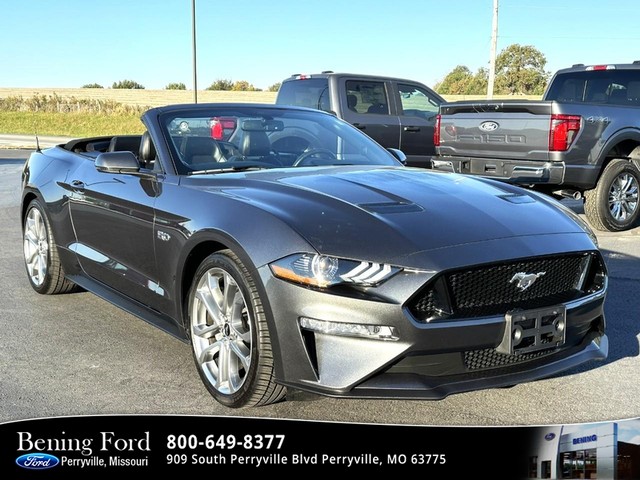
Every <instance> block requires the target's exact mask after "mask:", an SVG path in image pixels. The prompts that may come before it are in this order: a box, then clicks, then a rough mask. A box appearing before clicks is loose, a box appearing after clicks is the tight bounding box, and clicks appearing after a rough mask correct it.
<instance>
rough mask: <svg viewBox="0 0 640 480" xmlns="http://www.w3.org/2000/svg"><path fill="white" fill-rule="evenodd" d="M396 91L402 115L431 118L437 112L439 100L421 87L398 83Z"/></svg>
mask: <svg viewBox="0 0 640 480" xmlns="http://www.w3.org/2000/svg"><path fill="white" fill-rule="evenodd" d="M398 93H399V94H400V101H401V102H402V113H403V114H404V115H413V116H416V117H422V118H431V117H433V116H434V115H435V114H436V113H438V107H439V105H440V102H439V101H438V100H437V99H436V98H434V97H433V96H432V95H430V94H429V92H427V91H426V90H424V89H423V88H420V87H417V86H414V85H403V84H398Z"/></svg>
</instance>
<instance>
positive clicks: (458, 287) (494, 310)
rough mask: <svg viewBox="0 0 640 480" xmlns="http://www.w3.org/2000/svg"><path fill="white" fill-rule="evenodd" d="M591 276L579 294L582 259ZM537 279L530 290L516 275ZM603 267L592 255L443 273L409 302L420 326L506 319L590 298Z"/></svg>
mask: <svg viewBox="0 0 640 480" xmlns="http://www.w3.org/2000/svg"><path fill="white" fill-rule="evenodd" d="M589 255H590V256H591V259H592V262H591V271H590V272H589V275H588V276H587V277H586V278H585V285H584V286H583V288H582V290H578V289H577V286H578V285H579V283H580V278H581V275H583V274H584V272H583V269H584V268H585V259H586V258H588V256H589ZM520 273H521V274H537V275H539V276H538V278H537V279H536V280H535V282H533V284H532V285H531V286H529V287H528V288H526V289H525V290H522V289H520V288H518V283H519V282H518V279H517V278H514V277H516V275H517V274H520ZM597 275H600V276H601V277H602V276H603V275H604V267H603V266H602V263H601V262H600V260H599V257H598V256H597V255H595V254H573V255H566V256H551V257H539V258H533V259H527V260H522V261H517V262H510V263H500V264H491V265H482V266H478V267H473V268H469V269H464V270H456V271H452V272H447V273H444V274H442V275H440V276H438V277H437V278H436V279H434V280H433V281H431V282H430V283H429V284H428V285H426V286H425V287H424V288H423V289H422V290H421V291H420V292H418V294H417V295H415V296H414V297H413V298H412V299H411V300H410V302H409V304H408V307H409V310H410V311H411V313H412V314H413V315H414V317H415V318H416V319H418V320H419V321H431V320H434V319H455V318H471V317H483V316H490V315H504V314H505V313H506V312H508V311H509V310H513V309H515V308H522V309H532V308H541V307H545V306H549V305H557V304H560V303H565V302H569V301H571V300H575V299H577V298H580V297H582V296H584V295H587V294H588V293H592V291H593V285H594V284H595V283H597V281H596V280H594V279H596V277H597Z"/></svg>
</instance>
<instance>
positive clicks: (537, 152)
mask: <svg viewBox="0 0 640 480" xmlns="http://www.w3.org/2000/svg"><path fill="white" fill-rule="evenodd" d="M553 109H554V102H544V101H526V100H525V101H523V100H505V101H496V102H481V103H479V102H475V103H474V102H466V101H464V102H452V103H446V104H443V105H441V107H440V113H441V120H440V147H439V150H438V152H439V154H440V155H445V156H446V155H454V156H465V157H476V156H479V157H484V158H497V159H501V158H505V159H526V160H539V161H548V160H549V126H550V121H551V114H552V113H553Z"/></svg>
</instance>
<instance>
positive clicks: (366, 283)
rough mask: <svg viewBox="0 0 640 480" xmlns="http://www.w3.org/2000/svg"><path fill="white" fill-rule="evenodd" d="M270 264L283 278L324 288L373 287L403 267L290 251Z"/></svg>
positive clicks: (275, 272) (274, 271)
mask: <svg viewBox="0 0 640 480" xmlns="http://www.w3.org/2000/svg"><path fill="white" fill-rule="evenodd" d="M269 267H270V268H271V272H273V274H274V275H275V276H276V277H278V278H281V279H282V280H288V281H290V282H294V283H299V284H301V285H309V286H313V287H320V288H326V287H331V286H333V285H339V284H343V285H357V286H363V287H373V286H376V285H380V284H381V283H382V282H384V281H386V280H388V279H389V278H391V277H392V276H393V275H395V274H396V273H398V272H399V271H401V270H402V269H401V268H400V267H392V266H391V265H386V264H380V263H373V262H364V261H357V260H346V259H343V258H336V257H330V256H328V255H319V254H313V253H298V254H294V255H289V256H288V257H285V258H282V259H280V260H276V261H275V262H273V263H271V264H269Z"/></svg>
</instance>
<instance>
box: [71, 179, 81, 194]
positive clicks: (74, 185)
mask: <svg viewBox="0 0 640 480" xmlns="http://www.w3.org/2000/svg"><path fill="white" fill-rule="evenodd" d="M71 189H72V190H73V191H74V192H77V193H84V182H82V181H80V180H72V181H71Z"/></svg>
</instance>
